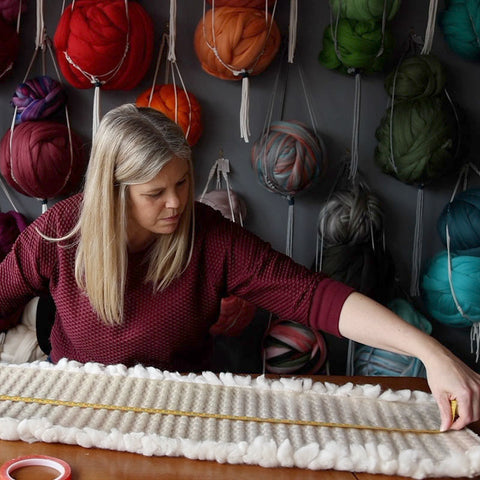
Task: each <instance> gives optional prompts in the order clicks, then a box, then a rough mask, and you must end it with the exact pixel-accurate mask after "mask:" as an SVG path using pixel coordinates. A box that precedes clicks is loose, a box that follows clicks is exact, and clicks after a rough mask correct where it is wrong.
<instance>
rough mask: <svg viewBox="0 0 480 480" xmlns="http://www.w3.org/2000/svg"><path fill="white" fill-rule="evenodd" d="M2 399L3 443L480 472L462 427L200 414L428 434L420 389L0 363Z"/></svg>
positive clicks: (384, 469)
mask: <svg viewBox="0 0 480 480" xmlns="http://www.w3.org/2000/svg"><path fill="white" fill-rule="evenodd" d="M0 395H1V397H0V438H1V439H2V440H23V441H27V442H35V441H43V442H57V443H66V444H74V445H80V446H83V447H97V448H105V449H111V450H120V451H128V452H135V453H140V454H143V455H159V456H164V455H167V456H185V457H188V458H193V459H204V460H215V461H218V462H222V463H224V462H228V463H233V464H239V463H245V464H256V465H261V466H264V467H278V466H283V467H299V468H309V469H314V470H322V469H336V470H347V471H354V472H369V473H383V474H389V475H403V476H410V477H413V478H425V477H435V476H437V477H438V476H451V477H461V476H474V475H478V474H480V440H479V438H478V437H477V436H476V435H475V434H474V433H473V432H471V431H470V430H468V429H464V430H463V431H460V432H453V431H451V432H447V433H435V434H416V433H404V432H402V433H400V432H387V431H374V430H368V429H366V430H364V429H354V428H338V427H318V426H310V425H307V426H305V425H297V424H287V423H269V422H266V421H265V422H259V421H249V420H239V419H235V420H232V419H225V418H221V419H219V418H209V417H208V415H209V414H211V416H213V417H215V416H218V415H224V416H233V417H239V416H242V417H245V416H246V417H256V418H258V417H260V418H264V419H271V418H273V419H294V420H303V421H316V422H320V421H321V422H329V423H344V424H354V425H368V426H382V427H388V428H401V429H426V430H436V429H438V428H439V423H440V419H439V413H438V408H437V406H436V403H435V401H434V400H433V397H432V396H431V395H429V394H426V393H423V392H415V391H410V390H401V391H392V390H388V391H385V392H382V391H381V388H380V386H379V385H353V384H352V383H348V384H346V385H343V386H337V385H334V384H331V383H320V382H312V381H311V380H310V379H290V378H288V379H287V378H282V379H279V380H271V379H266V378H265V377H263V376H262V377H258V378H252V377H249V376H246V377H245V376H236V375H232V374H229V373H224V374H219V375H215V374H213V373H211V372H205V373H203V374H202V375H194V374H190V375H186V376H182V375H180V374H176V373H171V372H162V371H160V370H156V369H154V368H144V367H141V366H137V367H134V368H131V369H127V368H126V367H124V366H120V365H115V366H107V367H105V366H102V365H99V364H93V363H92V364H85V365H82V364H79V363H76V362H71V361H70V362H69V361H61V362H59V363H58V364H57V365H52V364H50V363H47V362H33V363H31V364H22V365H13V364H0ZM6 396H10V397H14V396H18V397H23V398H40V399H49V400H51V401H52V402H57V403H61V402H75V403H89V404H96V405H99V404H101V405H108V406H112V405H113V406H118V407H126V408H125V409H124V410H110V409H106V408H104V409H96V408H95V409H94V408H86V407H85V406H65V405H49V404H41V403H35V402H33V403H30V402H25V401H21V400H19V399H12V400H5V397H6ZM133 408H135V409H137V411H132V409H133ZM139 409H150V410H152V409H153V410H172V411H173V410H174V411H176V414H160V413H156V412H154V413H149V412H145V411H142V412H139V411H138V410H139ZM125 410H126V411H125ZM178 412H189V414H192V413H196V414H199V415H202V414H206V415H207V417H206V418H205V417H201V416H199V415H196V414H194V415H191V416H184V415H179V414H178Z"/></svg>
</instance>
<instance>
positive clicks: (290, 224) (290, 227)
mask: <svg viewBox="0 0 480 480" xmlns="http://www.w3.org/2000/svg"><path fill="white" fill-rule="evenodd" d="M285 58H286V52H285V51H283V52H282V55H281V59H280V64H279V68H278V71H277V74H276V76H275V81H274V87H273V91H272V95H271V99H270V104H269V107H268V109H267V114H266V116H265V122H264V125H263V132H262V136H263V137H265V136H267V135H268V132H269V130H270V128H271V124H272V119H273V111H274V108H275V103H276V102H275V100H276V98H277V95H278V94H279V89H280V79H281V77H282V71H283V66H284V65H286V70H287V71H286V74H285V75H284V83H283V88H282V90H281V92H280V93H281V99H280V119H281V120H283V117H284V113H285V104H286V94H287V88H288V81H289V73H290V68H293V64H291V63H287V62H285ZM297 71H298V75H299V78H300V82H301V85H302V90H303V94H304V98H305V103H306V106H307V111H308V114H309V116H310V121H311V124H312V130H313V132H314V134H315V137H316V138H317V139H318V141H319V143H320V146H321V148H322V152H324V151H325V145H324V142H323V139H322V138H321V136H320V135H319V134H318V128H317V120H316V117H315V113H314V110H313V108H312V104H311V100H310V98H309V94H308V89H307V85H306V81H305V77H304V75H303V71H302V68H301V67H300V66H299V65H297ZM262 162H263V168H262V172H263V181H264V183H265V185H268V186H269V187H270V188H271V189H272V190H273V191H276V190H277V188H276V186H275V185H274V184H273V183H272V182H271V181H270V179H269V178H268V174H267V173H268V171H269V169H268V168H267V151H266V148H264V149H263V152H262ZM279 193H281V194H282V196H283V197H284V198H285V199H286V200H287V202H288V215H287V234H286V252H285V253H286V254H287V255H288V256H289V257H292V256H293V238H294V224H295V215H294V206H295V200H294V198H293V196H292V195H284V194H283V193H282V192H279Z"/></svg>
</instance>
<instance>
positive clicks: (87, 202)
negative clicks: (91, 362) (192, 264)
mask: <svg viewBox="0 0 480 480" xmlns="http://www.w3.org/2000/svg"><path fill="white" fill-rule="evenodd" d="M174 157H176V158H180V159H185V160H186V161H187V163H188V165H189V177H190V178H189V185H190V192H189V198H188V202H187V205H186V207H185V210H184V212H183V214H182V216H181V220H180V223H179V225H178V228H177V229H176V231H175V232H174V233H172V234H169V235H159V236H158V238H157V239H156V240H155V242H154V244H153V246H152V248H151V249H150V256H149V268H148V273H147V277H146V279H145V281H146V282H152V285H153V288H154V289H155V290H156V291H158V290H161V289H163V288H165V287H167V286H168V285H169V284H170V283H171V282H172V280H173V279H175V278H176V277H178V276H179V275H180V274H181V273H182V272H183V271H184V269H185V268H186V266H187V265H188V262H189V259H190V256H191V251H192V246H193V227H192V225H193V202H194V185H193V172H192V161H191V150H190V147H189V146H188V144H187V142H186V140H185V137H184V135H183V132H182V130H181V128H180V127H179V126H178V125H177V124H176V123H174V122H172V121H171V120H170V119H168V118H167V117H166V116H165V115H164V114H162V113H161V112H159V111H157V110H154V109H152V108H147V107H137V106H135V105H133V104H126V105H122V106H120V107H117V108H115V109H113V110H111V111H109V112H108V113H107V114H106V115H105V116H104V117H103V118H102V121H101V122H100V125H99V127H98V130H97V133H96V135H95V138H94V141H93V145H92V152H91V155H90V161H89V165H88V169H87V173H86V178H85V188H84V195H83V202H82V206H81V212H80V217H79V220H78V223H77V225H76V227H75V228H74V229H73V230H72V233H78V234H79V236H78V238H79V241H78V247H77V253H76V261H75V278H76V281H77V283H78V285H79V287H80V288H82V289H83V290H84V291H85V292H86V294H87V296H88V298H89V300H90V303H91V305H92V307H93V308H94V309H95V311H96V312H97V313H98V315H99V316H100V318H101V319H102V320H103V321H104V322H105V323H107V324H119V323H122V321H123V306H124V294H125V284H126V276H127V267H128V258H127V197H128V192H127V189H128V186H129V185H133V184H140V183H146V182H148V181H150V180H152V179H153V178H154V177H155V176H156V175H157V174H158V173H159V172H160V170H161V169H162V168H163V167H164V166H165V165H166V164H167V163H168V162H169V161H170V160H171V159H172V158H174Z"/></svg>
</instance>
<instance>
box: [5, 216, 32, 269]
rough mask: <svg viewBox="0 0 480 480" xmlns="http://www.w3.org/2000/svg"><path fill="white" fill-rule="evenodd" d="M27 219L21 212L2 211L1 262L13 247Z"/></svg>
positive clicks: (25, 226)
mask: <svg viewBox="0 0 480 480" xmlns="http://www.w3.org/2000/svg"><path fill="white" fill-rule="evenodd" d="M27 225H28V221H27V219H26V218H25V217H24V216H23V215H22V214H21V213H19V212H15V211H13V210H12V211H10V212H7V213H3V212H0V262H1V261H2V260H3V259H4V258H5V257H6V256H7V253H8V252H9V251H10V250H11V249H12V246H13V244H14V243H15V240H16V239H17V237H18V236H19V235H20V233H21V232H23V230H25V228H27Z"/></svg>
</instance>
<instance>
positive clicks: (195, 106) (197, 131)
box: [136, 84, 203, 146]
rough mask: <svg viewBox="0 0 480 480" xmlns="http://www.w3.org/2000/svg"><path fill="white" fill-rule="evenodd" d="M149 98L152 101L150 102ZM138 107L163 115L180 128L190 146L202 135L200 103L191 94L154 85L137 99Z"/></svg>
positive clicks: (175, 86) (171, 86)
mask: <svg viewBox="0 0 480 480" xmlns="http://www.w3.org/2000/svg"><path fill="white" fill-rule="evenodd" d="M150 96H151V97H152V100H151V101H150ZM136 104H137V105H138V106H139V107H152V108H155V109H156V110H159V111H160V112H162V113H164V114H165V115H166V116H167V117H168V118H170V120H173V121H174V122H176V123H178V125H180V127H182V130H183V133H184V134H185V137H186V139H187V142H188V144H189V145H190V146H193V145H195V144H196V143H197V142H198V140H199V139H200V136H201V135H202V131H203V125H202V119H201V108H200V103H199V101H198V100H197V98H196V97H195V95H193V93H190V92H185V90H183V88H181V87H178V86H177V85H173V84H165V85H155V87H154V89H153V95H152V89H151V88H149V89H147V90H145V91H144V92H143V93H141V94H140V95H139V96H138V97H137V101H136Z"/></svg>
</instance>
